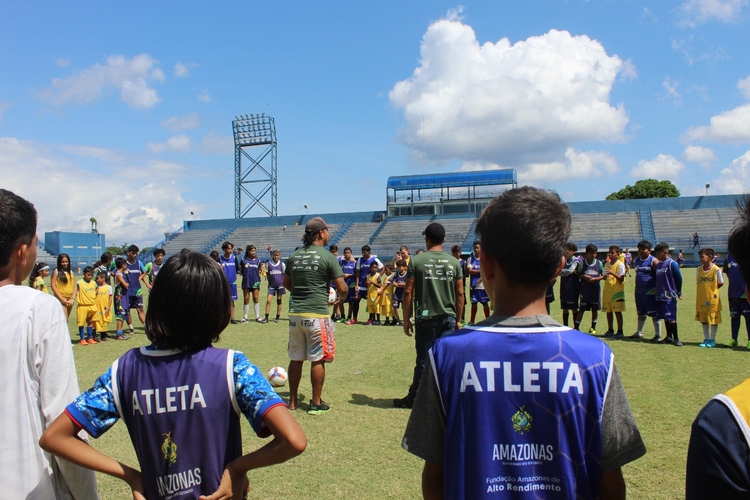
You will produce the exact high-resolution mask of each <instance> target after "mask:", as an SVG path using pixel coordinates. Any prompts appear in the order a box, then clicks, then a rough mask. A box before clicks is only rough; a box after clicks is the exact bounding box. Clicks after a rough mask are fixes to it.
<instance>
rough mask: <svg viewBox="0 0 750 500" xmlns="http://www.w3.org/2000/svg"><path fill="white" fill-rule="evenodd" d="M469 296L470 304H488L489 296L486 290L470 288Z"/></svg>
mask: <svg viewBox="0 0 750 500" xmlns="http://www.w3.org/2000/svg"><path fill="white" fill-rule="evenodd" d="M469 295H471V303H472V304H476V303H477V302H479V303H480V304H489V302H490V297H489V295H487V290H485V289H483V288H480V289H478V290H477V289H476V288H472V289H471V291H470V292H469Z"/></svg>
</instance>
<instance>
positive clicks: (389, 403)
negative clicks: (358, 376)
mask: <svg viewBox="0 0 750 500" xmlns="http://www.w3.org/2000/svg"><path fill="white" fill-rule="evenodd" d="M349 403H350V404H353V405H358V406H370V407H372V408H383V409H385V408H388V409H393V398H391V399H374V398H371V397H370V396H365V395H364V394H352V399H351V400H349Z"/></svg>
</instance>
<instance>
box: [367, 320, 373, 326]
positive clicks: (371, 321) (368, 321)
mask: <svg viewBox="0 0 750 500" xmlns="http://www.w3.org/2000/svg"><path fill="white" fill-rule="evenodd" d="M373 322H374V321H373V320H371V319H368V320H367V323H365V326H370V325H372V324H373Z"/></svg>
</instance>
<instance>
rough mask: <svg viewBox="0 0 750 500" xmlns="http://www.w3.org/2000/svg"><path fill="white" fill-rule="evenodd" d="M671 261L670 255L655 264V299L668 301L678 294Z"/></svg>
mask: <svg viewBox="0 0 750 500" xmlns="http://www.w3.org/2000/svg"><path fill="white" fill-rule="evenodd" d="M673 263H675V262H674V261H673V260H672V259H671V257H667V260H665V261H662V262H659V263H658V264H657V265H656V300H659V301H665V302H669V301H671V300H673V299H676V298H677V296H678V295H679V294H678V293H677V286H676V285H675V282H674V276H673V275H672V274H673V271H672V264H673ZM675 264H676V263H675Z"/></svg>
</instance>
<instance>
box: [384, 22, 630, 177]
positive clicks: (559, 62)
mask: <svg viewBox="0 0 750 500" xmlns="http://www.w3.org/2000/svg"><path fill="white" fill-rule="evenodd" d="M420 52H421V60H420V65H419V67H417V68H416V69H415V70H414V73H413V74H412V76H411V77H410V78H408V79H406V80H403V81H400V82H398V83H396V84H395V85H394V87H393V89H392V90H391V91H390V93H389V97H390V100H391V102H392V103H393V105H394V106H395V107H396V108H398V109H401V110H403V113H404V120H405V126H404V128H403V130H402V131H401V134H400V139H401V141H402V142H403V143H404V144H405V145H406V146H408V147H409V148H411V149H412V150H414V151H417V150H418V151H420V152H421V151H422V140H423V137H424V140H425V149H426V151H427V157H428V158H429V159H430V160H431V161H441V160H448V159H452V158H458V159H462V160H464V161H482V162H490V163H497V164H506V165H513V166H516V165H519V164H521V163H524V162H548V161H553V160H554V159H555V158H557V157H561V156H562V154H563V152H564V151H565V150H566V149H567V148H568V147H569V146H571V145H573V144H575V143H577V142H590V141H619V140H622V139H623V132H624V129H625V126H626V125H627V123H628V117H627V113H626V112H625V110H624V109H623V108H622V107H621V106H617V107H615V106H612V105H610V103H609V94H610V91H611V89H612V85H613V84H614V82H615V80H616V79H617V77H618V74H619V73H621V72H622V71H623V62H622V61H621V60H620V58H619V57H617V56H608V55H607V53H606V51H605V50H604V47H602V45H601V44H600V43H599V42H597V41H596V40H591V39H590V38H588V37H587V36H571V35H570V34H569V33H568V32H566V31H557V30H551V31H550V32H548V33H546V34H544V35H542V36H535V37H531V38H528V39H527V40H523V41H519V42H517V43H515V44H513V45H511V43H510V41H509V40H508V39H507V38H503V39H501V40H499V41H498V42H497V43H494V44H493V43H490V42H487V43H485V44H483V45H480V44H479V42H478V41H477V39H476V35H475V33H474V30H473V29H472V28H471V27H470V26H468V25H465V24H463V23H462V22H460V21H458V20H450V19H442V20H439V21H436V22H434V23H433V24H432V25H430V27H429V28H428V29H427V32H426V33H425V34H424V36H423V38H422V42H421V47H420ZM627 73H628V74H632V68H628V69H627ZM423 123H424V128H423Z"/></svg>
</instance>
